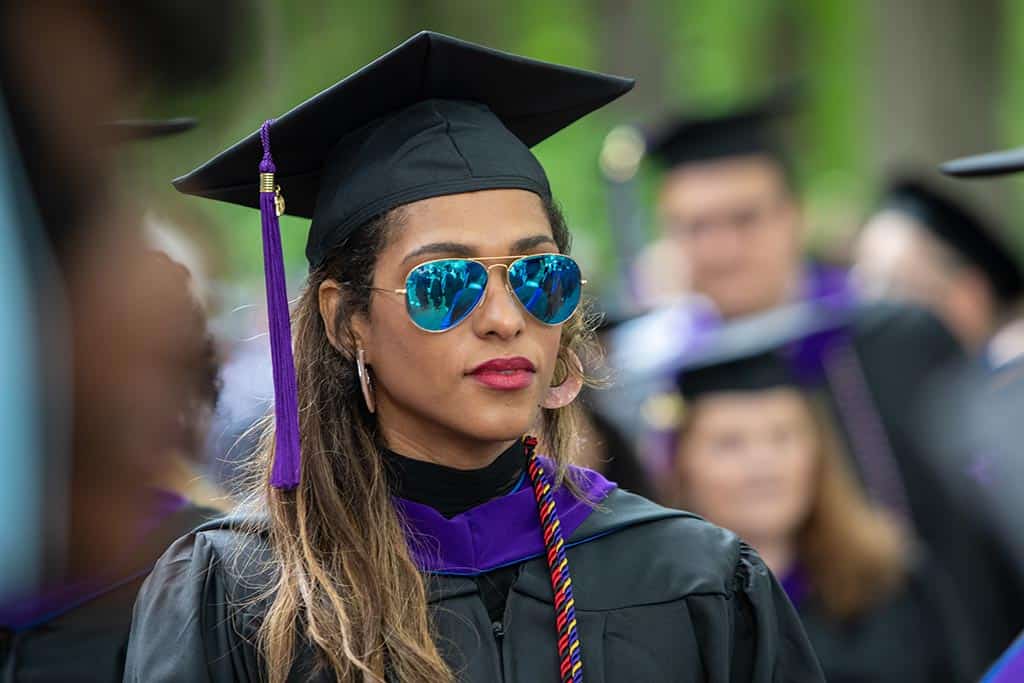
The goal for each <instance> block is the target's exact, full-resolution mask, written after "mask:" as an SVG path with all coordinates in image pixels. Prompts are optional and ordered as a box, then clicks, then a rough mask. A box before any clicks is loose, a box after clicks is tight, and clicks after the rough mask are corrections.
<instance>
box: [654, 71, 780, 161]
mask: <svg viewBox="0 0 1024 683" xmlns="http://www.w3.org/2000/svg"><path fill="white" fill-rule="evenodd" d="M798 98H799V88H798V87H797V86H796V85H791V86H788V87H785V88H780V89H779V90H778V91H776V92H774V93H772V94H771V95H770V96H768V97H766V98H763V99H762V100H760V101H757V102H753V103H750V104H748V105H746V106H744V107H740V108H736V109H733V110H731V111H725V112H714V113H709V112H690V113H685V112H684V113H681V114H677V115H675V116H672V117H670V118H669V119H667V120H666V121H663V122H662V123H661V124H658V125H656V126H654V127H652V128H651V129H650V131H649V132H648V134H647V136H646V138H647V154H648V155H650V156H652V157H654V158H655V159H657V160H659V161H661V162H662V163H664V164H665V165H666V166H668V167H675V166H680V165H682V164H686V163H690V162H699V161H710V160H715V159H723V158H727V157H738V156H752V155H765V156H769V157H771V158H774V159H778V160H779V161H782V162H786V161H787V160H786V155H785V153H784V150H783V145H782V143H781V141H780V140H779V139H778V135H777V133H776V131H775V130H774V128H775V124H776V123H777V122H778V120H779V119H780V118H783V117H784V116H786V115H788V114H790V113H792V112H793V111H794V110H795V108H796V103H797V100H798Z"/></svg>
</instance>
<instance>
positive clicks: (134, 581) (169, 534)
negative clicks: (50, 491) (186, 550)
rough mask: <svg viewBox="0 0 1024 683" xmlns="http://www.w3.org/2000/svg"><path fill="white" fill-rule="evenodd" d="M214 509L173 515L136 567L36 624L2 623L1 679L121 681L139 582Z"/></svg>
mask: <svg viewBox="0 0 1024 683" xmlns="http://www.w3.org/2000/svg"><path fill="white" fill-rule="evenodd" d="M215 514H216V513H215V511H213V510H210V509H208V508H202V507H198V506H195V505H187V506H185V507H183V508H181V509H179V510H177V511H175V512H173V513H171V514H169V515H168V516H167V517H166V518H164V519H162V520H161V521H160V522H159V524H158V525H157V526H156V528H154V529H152V530H151V531H150V532H149V533H148V534H147V535H146V538H145V539H144V540H143V541H142V542H141V543H140V545H139V547H138V548H136V549H135V552H134V553H133V555H134V558H133V562H132V563H131V565H132V566H131V567H129V568H127V569H125V570H124V571H123V573H121V574H119V575H118V576H116V577H109V578H107V579H106V580H104V581H102V582H100V583H99V585H98V586H96V587H94V588H91V589H89V590H88V591H86V592H83V593H81V594H78V595H75V596H74V597H73V598H71V599H69V600H68V601H67V603H66V604H63V605H60V606H58V607H56V608H55V609H54V611H52V612H51V613H49V614H47V615H45V616H44V618H42V619H40V620H39V621H37V622H36V623H33V624H32V625H31V626H27V627H25V628H17V629H14V628H0V672H2V673H0V681H3V683H15V682H16V683H57V682H60V683H93V682H95V683H114V682H115V681H120V680H121V678H122V676H123V673H124V658H125V651H126V649H127V646H128V632H129V628H130V626H131V615H132V605H133V604H134V602H135V597H136V595H137V594H138V591H139V587H140V586H141V585H142V582H143V580H144V579H145V578H146V575H147V574H148V573H149V570H150V568H151V567H152V566H153V563H154V562H155V561H156V559H157V558H158V557H159V556H160V555H161V553H162V552H163V551H164V550H165V549H166V548H167V546H168V545H169V544H170V543H171V542H172V541H173V539H175V538H177V537H178V536H180V535H181V534H183V533H185V532H187V531H189V530H190V529H194V528H196V527H197V526H199V525H200V524H201V523H203V522H205V521H207V520H209V519H211V518H212V517H213V516H215Z"/></svg>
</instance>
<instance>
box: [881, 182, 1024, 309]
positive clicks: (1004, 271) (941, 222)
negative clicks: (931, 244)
mask: <svg viewBox="0 0 1024 683" xmlns="http://www.w3.org/2000/svg"><path fill="white" fill-rule="evenodd" d="M882 206H883V208H884V209H895V210H897V211H901V212H903V213H905V214H907V215H909V216H911V217H912V218H914V219H916V220H917V222H919V223H920V224H921V225H922V226H923V227H925V228H926V229H927V230H928V231H929V232H930V233H932V234H933V235H935V236H936V237H937V238H938V239H939V240H940V241H941V242H942V243H943V244H946V245H947V246H948V247H950V248H951V249H953V250H954V251H955V252H956V253H957V254H958V255H959V256H960V258H962V259H964V260H965V261H967V262H968V263H970V264H972V265H973V266H975V267H976V268H978V269H980V270H981V271H982V272H984V273H985V275H986V277H987V278H988V279H989V281H990V282H991V283H992V287H993V289H994V290H995V293H996V295H997V296H998V297H999V298H1000V299H1002V300H1003V301H1011V300H1013V299H1015V298H1016V297H1018V296H1020V294H1021V293H1022V291H1024V274H1022V272H1021V268H1020V266H1019V265H1018V264H1017V261H1016V259H1015V258H1014V255H1013V253H1012V251H1011V250H1010V249H1009V247H1007V246H1006V245H1005V244H1003V243H1002V241H1001V240H1000V239H999V237H998V234H997V232H996V231H995V229H994V228H993V227H992V226H990V225H989V224H988V223H987V222H986V221H985V220H983V219H982V218H981V217H980V216H978V215H976V214H975V213H974V212H972V211H971V210H970V208H968V207H967V206H966V205H964V204H962V203H960V202H958V201H956V200H955V199H954V198H953V197H951V196H949V195H946V194H943V193H941V192H940V191H939V190H937V189H936V188H934V187H932V186H930V185H928V184H927V183H925V182H923V181H920V180H915V179H901V180H897V181H895V182H893V183H892V184H891V185H890V186H889V188H888V190H887V191H886V193H885V196H884V197H883V200H882Z"/></svg>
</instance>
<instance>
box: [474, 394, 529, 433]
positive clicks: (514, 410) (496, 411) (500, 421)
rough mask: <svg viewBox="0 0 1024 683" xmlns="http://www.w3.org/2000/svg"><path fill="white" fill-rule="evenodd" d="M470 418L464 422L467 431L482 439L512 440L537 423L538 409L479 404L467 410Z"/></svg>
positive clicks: (505, 404) (527, 431)
mask: <svg viewBox="0 0 1024 683" xmlns="http://www.w3.org/2000/svg"><path fill="white" fill-rule="evenodd" d="M464 415H466V416H467V417H468V418H470V420H469V421H468V422H467V423H465V424H464V427H465V432H466V433H467V434H471V435H472V436H473V437H474V438H475V439H478V440H480V441H510V440H512V439H518V438H519V437H521V436H522V435H524V434H527V433H529V432H530V430H531V428H533V426H534V424H535V423H536V416H537V410H536V408H534V407H533V406H527V407H526V408H525V409H523V408H519V407H515V406H509V405H508V404H507V403H503V404H501V405H500V406H493V407H492V406H477V407H475V408H473V409H469V410H467V411H466V412H465V413H464Z"/></svg>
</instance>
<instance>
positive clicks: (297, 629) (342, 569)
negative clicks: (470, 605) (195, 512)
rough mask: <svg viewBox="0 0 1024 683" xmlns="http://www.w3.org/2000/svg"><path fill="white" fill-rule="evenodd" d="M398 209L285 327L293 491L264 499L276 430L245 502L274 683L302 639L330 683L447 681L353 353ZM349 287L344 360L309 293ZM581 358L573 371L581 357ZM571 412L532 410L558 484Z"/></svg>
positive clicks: (328, 273)
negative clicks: (259, 513) (263, 533)
mask: <svg viewBox="0 0 1024 683" xmlns="http://www.w3.org/2000/svg"><path fill="white" fill-rule="evenodd" d="M545 209H546V212H547V215H548V218H549V220H550V223H551V229H552V233H553V236H554V239H555V242H556V243H557V245H558V247H559V250H560V251H562V252H563V253H568V251H569V248H570V236H569V231H568V229H567V227H566V224H565V220H564V218H563V217H562V214H561V213H560V212H559V210H558V208H557V207H556V206H555V205H554V204H553V203H551V202H548V203H546V206H545ZM403 219H404V216H403V212H402V210H401V209H397V210H395V211H392V212H390V213H389V214H387V215H385V216H382V217H379V218H377V219H376V220H374V221H371V222H370V223H369V224H368V225H366V226H364V227H362V228H361V229H359V230H356V231H355V233H354V234H353V236H352V237H351V238H349V240H348V241H347V242H346V243H345V244H344V245H343V246H342V247H341V248H339V249H338V250H337V251H336V252H335V253H334V255H333V256H332V257H331V258H329V259H328V260H327V262H326V263H325V265H323V266H322V267H320V268H318V269H316V270H314V271H313V272H312V273H311V274H310V276H309V279H308V282H307V285H306V288H305V291H304V292H303V294H302V296H301V297H300V299H299V302H298V304H297V306H296V308H295V311H294V313H293V316H292V321H293V330H294V349H295V367H296V372H297V379H298V389H299V406H300V412H299V415H300V417H299V421H300V430H301V438H302V481H301V484H300V485H299V486H298V488H296V489H295V490H294V491H279V490H277V489H274V488H272V487H270V486H269V483H268V482H269V475H270V465H271V461H272V454H273V429H272V425H268V426H267V427H266V429H265V430H264V433H263V437H262V439H261V445H260V448H259V450H258V458H257V461H258V462H259V475H258V476H259V483H258V488H257V490H256V491H255V493H254V494H253V495H254V497H255V498H256V500H257V505H260V506H262V507H264V508H265V509H266V510H267V512H268V517H269V526H270V530H269V542H270V546H271V549H272V556H273V560H274V562H275V564H276V570H275V571H276V581H275V582H274V584H273V585H272V586H271V588H270V590H269V594H268V595H267V596H266V597H267V598H268V599H269V600H270V607H269V609H268V610H267V612H266V615H265V617H264V618H263V620H262V622H261V624H260V627H259V632H258V642H257V645H258V647H259V650H260V653H261V656H262V658H263V660H264V665H265V667H266V671H267V674H268V677H269V680H270V682H271V683H280V682H282V681H284V680H285V678H286V677H287V676H288V674H289V672H290V671H291V669H292V666H293V664H294V657H295V651H296V648H297V647H298V645H299V644H300V642H299V639H300V638H301V639H303V640H304V641H308V644H309V645H310V646H312V648H313V650H314V652H315V653H316V662H315V665H316V667H317V668H318V669H324V668H329V669H330V670H332V671H333V672H334V674H335V676H336V678H337V679H338V680H339V681H357V680H362V681H383V680H384V678H385V673H386V674H387V676H388V678H393V679H395V680H399V681H403V682H410V683H420V682H423V683H426V682H430V683H436V682H443V681H451V680H452V679H453V676H452V673H451V672H450V671H449V669H448V666H447V665H446V664H445V662H444V661H443V659H442V658H441V656H440V654H439V652H438V650H437V648H436V646H435V644H434V640H433V637H432V635H433V634H432V629H431V623H430V619H429V616H428V610H427V596H426V590H425V584H424V578H423V576H422V575H421V574H420V573H419V571H418V570H417V567H416V565H415V564H414V563H413V560H412V558H411V556H410V553H409V551H408V547H407V545H406V537H405V534H404V529H403V521H402V519H401V518H400V517H399V515H398V514H397V513H396V511H395V509H394V507H393V505H392V502H391V497H390V490H389V487H388V482H387V479H386V475H385V471H384V467H383V464H382V460H381V458H380V448H381V447H382V446H383V444H382V443H381V434H380V431H379V429H378V425H377V422H376V419H375V417H374V416H373V415H372V414H371V413H370V412H369V411H368V410H367V408H366V405H365V404H364V402H363V399H362V394H361V392H360V385H359V379H358V377H357V374H356V369H355V364H354V360H353V356H354V354H352V353H351V352H350V350H351V349H354V348H355V340H354V338H353V333H352V330H351V327H350V324H349V323H350V318H351V316H352V315H353V314H354V313H357V312H361V313H366V312H368V310H369V305H370V297H371V290H370V288H369V287H370V285H371V284H372V281H373V271H374V266H375V264H376V261H377V256H378V254H379V253H380V252H381V250H382V249H383V248H384V247H385V245H386V244H387V243H388V239H389V235H390V234H391V233H392V231H393V230H396V229H401V227H402V223H403ZM328 278H330V279H334V280H336V281H338V282H342V283H347V286H346V287H345V294H344V296H345V300H344V302H343V306H342V307H341V310H340V311H339V314H338V317H337V319H336V320H331V321H327V322H328V323H329V324H330V325H331V326H332V327H333V329H334V330H335V331H336V338H337V339H339V340H342V343H343V345H344V346H345V348H346V349H347V350H348V351H347V352H339V351H338V350H337V349H335V347H333V346H332V345H331V344H330V343H329V341H328V337H327V334H326V332H325V329H324V327H325V326H324V321H323V320H322V319H321V315H320V308H319V297H318V291H319V287H320V284H321V283H322V282H324V280H326V279H328ZM591 338H592V333H591V332H590V331H589V325H588V324H587V321H586V320H585V318H584V317H583V316H582V315H577V316H574V318H573V319H572V321H571V322H569V323H567V324H566V325H565V326H564V327H563V331H562V346H561V349H560V352H559V360H560V362H559V363H558V367H559V368H561V370H558V371H556V381H557V380H558V379H559V378H558V377H557V375H558V374H563V375H564V372H575V370H574V368H573V366H572V364H571V363H567V362H565V358H567V354H566V352H567V351H568V350H570V349H571V350H573V351H575V352H577V353H578V354H580V353H581V352H586V351H587V350H588V349H589V348H590V344H591V341H590V340H591ZM588 355H589V353H584V354H583V355H582V356H581V357H585V356H588ZM577 419H578V418H577V415H576V409H575V408H574V407H571V406H570V407H567V408H562V409H560V410H543V411H542V419H541V420H540V429H541V434H540V435H539V436H540V437H541V438H542V440H543V442H544V443H545V444H546V445H548V447H549V448H550V453H549V455H550V456H551V457H552V459H553V460H554V461H555V462H556V463H557V475H556V476H557V478H558V480H559V481H562V480H563V479H564V476H565V474H566V472H567V468H568V462H569V460H570V458H571V451H572V449H571V445H572V440H571V435H572V433H573V429H574V425H575V422H576V420H577Z"/></svg>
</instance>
